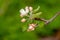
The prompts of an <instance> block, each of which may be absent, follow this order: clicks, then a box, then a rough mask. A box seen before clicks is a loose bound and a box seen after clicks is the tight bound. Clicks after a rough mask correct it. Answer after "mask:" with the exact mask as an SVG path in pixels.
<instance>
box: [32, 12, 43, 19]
mask: <svg viewBox="0 0 60 40" xmlns="http://www.w3.org/2000/svg"><path fill="white" fill-rule="evenodd" d="M41 14H42V12H38V13H36V14H32V19H34V18H36V17H37V18H38V17H40V15H41Z"/></svg>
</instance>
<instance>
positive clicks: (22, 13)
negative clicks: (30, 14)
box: [20, 9, 27, 17]
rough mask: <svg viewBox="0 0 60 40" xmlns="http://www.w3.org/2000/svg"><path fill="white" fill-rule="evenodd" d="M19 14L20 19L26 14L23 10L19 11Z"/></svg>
mask: <svg viewBox="0 0 60 40" xmlns="http://www.w3.org/2000/svg"><path fill="white" fill-rule="evenodd" d="M20 13H21V14H20V16H21V17H23V16H25V15H27V13H26V11H25V10H24V9H21V10H20Z"/></svg>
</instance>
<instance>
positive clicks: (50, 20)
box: [35, 12, 60, 24]
mask: <svg viewBox="0 0 60 40" xmlns="http://www.w3.org/2000/svg"><path fill="white" fill-rule="evenodd" d="M58 15H60V12H58V13H56V14H55V15H54V16H53V17H52V18H50V19H49V20H45V19H43V18H35V20H40V21H44V22H45V24H48V23H50V22H52V21H53V20H54V19H55V18H56V17H57V16H58Z"/></svg>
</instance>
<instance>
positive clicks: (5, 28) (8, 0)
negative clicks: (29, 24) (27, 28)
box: [0, 0, 60, 40]
mask: <svg viewBox="0 0 60 40" xmlns="http://www.w3.org/2000/svg"><path fill="white" fill-rule="evenodd" d="M38 5H39V6H40V7H41V8H40V11H41V12H42V15H41V16H40V17H41V18H45V19H50V18H51V17H52V16H53V15H54V14H56V13H57V12H59V11H60V0H0V40H38V38H39V37H38V35H39V36H40V35H42V36H49V35H52V34H53V30H54V29H59V28H60V15H59V16H58V17H57V18H56V19H55V20H54V21H52V22H51V23H50V24H48V25H45V26H44V27H42V28H38V30H37V31H33V32H22V31H21V27H22V26H23V25H24V24H21V22H20V20H21V18H20V13H19V10H20V9H21V8H24V7H25V6H32V7H33V8H34V9H35V8H37V7H38Z"/></svg>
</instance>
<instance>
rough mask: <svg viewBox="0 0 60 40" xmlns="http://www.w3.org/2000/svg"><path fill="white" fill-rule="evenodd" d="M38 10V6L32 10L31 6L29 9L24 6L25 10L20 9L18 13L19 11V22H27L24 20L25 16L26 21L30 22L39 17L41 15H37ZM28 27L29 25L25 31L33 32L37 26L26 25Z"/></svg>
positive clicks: (32, 24)
mask: <svg viewBox="0 0 60 40" xmlns="http://www.w3.org/2000/svg"><path fill="white" fill-rule="evenodd" d="M39 8H40V6H38V8H37V9H35V10H33V8H32V7H31V6H30V7H28V6H26V7H25V9H20V11H19V12H20V17H21V18H22V19H21V22H22V23H25V22H27V21H29V20H27V19H26V18H24V17H25V16H27V17H28V19H30V21H31V20H33V19H34V18H35V17H39V16H40V14H41V12H38V13H37V11H38V10H39ZM30 21H29V22H30ZM28 25H29V27H28V29H27V31H33V30H35V28H36V27H37V24H36V23H33V22H32V23H30V24H28Z"/></svg>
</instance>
